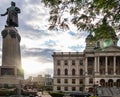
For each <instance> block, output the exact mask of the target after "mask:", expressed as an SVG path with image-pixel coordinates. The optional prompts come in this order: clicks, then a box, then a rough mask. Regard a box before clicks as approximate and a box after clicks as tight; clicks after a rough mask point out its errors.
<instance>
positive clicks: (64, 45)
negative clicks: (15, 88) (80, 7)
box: [0, 0, 88, 78]
mask: <svg viewBox="0 0 120 97" xmlns="http://www.w3.org/2000/svg"><path fill="white" fill-rule="evenodd" d="M13 1H14V2H16V6H17V7H19V8H20V9H21V13H20V14H19V27H17V29H18V32H19V34H20V36H21V42H20V46H21V58H22V67H23V69H24V72H25V78H27V77H28V76H31V75H32V76H37V75H38V74H42V75H44V74H51V75H52V74H53V58H52V54H53V52H82V51H83V50H84V48H85V38H86V36H87V35H88V34H87V33H86V32H80V31H77V28H76V27H75V26H73V25H72V24H70V29H69V30H67V31H64V30H62V29H59V30H53V31H49V30H48V27H49V25H50V23H49V22H48V19H49V8H46V7H45V6H44V4H42V3H41V2H40V1H41V0H13ZM10 3H11V0H0V14H3V13H5V11H6V8H8V7H10ZM66 17H70V16H69V15H66ZM6 18H7V16H4V17H0V31H2V30H3V29H4V25H5V24H6ZM1 56H2V37H1V36H0V64H1Z"/></svg>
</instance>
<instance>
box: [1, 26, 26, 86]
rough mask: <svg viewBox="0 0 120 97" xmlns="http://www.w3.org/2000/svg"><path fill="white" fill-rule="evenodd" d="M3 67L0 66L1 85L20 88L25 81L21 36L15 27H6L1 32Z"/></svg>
mask: <svg viewBox="0 0 120 97" xmlns="http://www.w3.org/2000/svg"><path fill="white" fill-rule="evenodd" d="M1 34H2V38H3V45H2V66H0V85H1V86H4V84H7V85H8V86H9V85H10V86H12V85H13V86H18V85H19V81H20V80H23V78H24V76H23V74H24V73H23V69H22V67H21V52H20V39H21V37H20V35H19V34H18V31H17V29H16V28H15V27H5V29H4V30H3V31H2V32H1Z"/></svg>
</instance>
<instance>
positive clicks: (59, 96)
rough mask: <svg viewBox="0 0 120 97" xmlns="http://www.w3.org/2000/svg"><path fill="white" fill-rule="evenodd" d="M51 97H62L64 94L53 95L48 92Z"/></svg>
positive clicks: (53, 93)
mask: <svg viewBox="0 0 120 97" xmlns="http://www.w3.org/2000/svg"><path fill="white" fill-rule="evenodd" d="M49 94H50V95H51V96H52V97H63V96H64V93H55V92H50V93H49Z"/></svg>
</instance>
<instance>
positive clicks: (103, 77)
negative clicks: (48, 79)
mask: <svg viewBox="0 0 120 97" xmlns="http://www.w3.org/2000/svg"><path fill="white" fill-rule="evenodd" d="M91 37H92V35H88V37H87V38H86V47H85V50H84V51H83V52H54V53H53V62H54V82H53V84H54V86H53V89H54V91H66V92H71V91H89V92H92V91H93V88H94V86H95V85H97V86H99V87H114V86H117V87H120V47H118V46H117V40H118V39H117V38H116V37H115V38H114V39H101V40H98V41H91V40H90V39H91Z"/></svg>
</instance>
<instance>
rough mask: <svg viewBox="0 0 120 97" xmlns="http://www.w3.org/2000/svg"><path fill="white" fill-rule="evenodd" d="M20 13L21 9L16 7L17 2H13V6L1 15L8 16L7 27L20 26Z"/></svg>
mask: <svg viewBox="0 0 120 97" xmlns="http://www.w3.org/2000/svg"><path fill="white" fill-rule="evenodd" d="M18 13H20V9H19V8H18V7H16V4H15V2H13V1H12V2H11V6H10V7H9V8H7V11H6V12H5V13H4V14H1V16H5V15H8V16H7V21H6V23H7V25H6V27H18Z"/></svg>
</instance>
